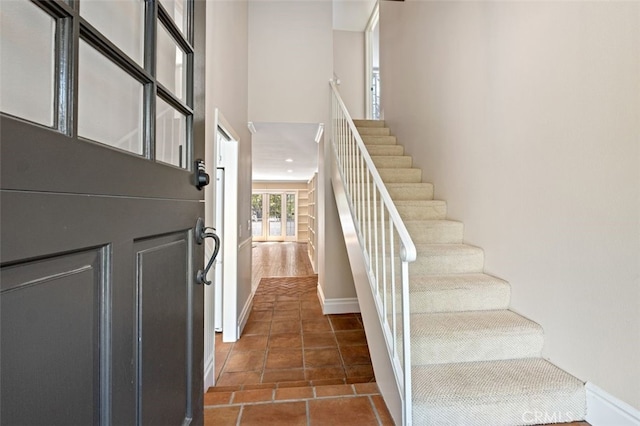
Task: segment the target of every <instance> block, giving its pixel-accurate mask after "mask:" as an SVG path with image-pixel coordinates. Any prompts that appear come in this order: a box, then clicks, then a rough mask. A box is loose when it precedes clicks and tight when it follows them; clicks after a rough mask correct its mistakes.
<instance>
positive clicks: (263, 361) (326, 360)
mask: <svg viewBox="0 0 640 426" xmlns="http://www.w3.org/2000/svg"><path fill="white" fill-rule="evenodd" d="M316 285H317V277H315V276H311V277H289V278H263V279H262V280H261V282H260V286H259V287H258V290H257V291H256V295H255V298H254V302H253V309H252V312H251V314H250V316H249V320H248V322H247V325H246V327H245V330H244V333H243V335H242V337H241V338H240V339H239V340H238V342H236V343H233V344H225V343H222V342H221V339H220V336H217V337H218V338H217V341H216V364H217V371H218V372H219V376H218V382H217V386H216V387H214V388H211V389H209V392H207V393H206V394H205V424H206V425H207V426H209V425H236V424H237V425H253V424H261V425H276V424H277V425H298V424H299V425H325V424H349V425H391V424H393V421H392V420H391V418H390V416H389V413H388V411H387V409H386V406H385V405H384V401H383V400H382V397H381V396H380V394H379V391H378V388H377V386H376V384H375V381H374V380H375V379H374V377H373V369H372V367H371V360H370V357H369V350H368V347H367V344H366V338H365V334H364V330H363V326H362V319H361V317H360V315H358V314H346V315H327V316H325V315H323V314H322V310H321V308H320V303H319V302H318V296H317V293H316Z"/></svg>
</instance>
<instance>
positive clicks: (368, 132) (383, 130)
mask: <svg viewBox="0 0 640 426" xmlns="http://www.w3.org/2000/svg"><path fill="white" fill-rule="evenodd" d="M358 133H360V136H389V135H390V134H391V132H390V130H389V128H388V127H358Z"/></svg>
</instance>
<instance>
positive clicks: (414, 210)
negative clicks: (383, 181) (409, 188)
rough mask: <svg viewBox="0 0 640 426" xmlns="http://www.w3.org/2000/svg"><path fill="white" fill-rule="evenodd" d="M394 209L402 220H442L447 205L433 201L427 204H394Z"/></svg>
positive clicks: (445, 215)
mask: <svg viewBox="0 0 640 426" xmlns="http://www.w3.org/2000/svg"><path fill="white" fill-rule="evenodd" d="M396 209H398V213H400V217H401V218H402V220H404V221H408V220H442V219H446V217H447V205H446V204H445V203H444V202H440V203H438V202H434V203H433V204H431V205H427V206H403V205H398V204H396Z"/></svg>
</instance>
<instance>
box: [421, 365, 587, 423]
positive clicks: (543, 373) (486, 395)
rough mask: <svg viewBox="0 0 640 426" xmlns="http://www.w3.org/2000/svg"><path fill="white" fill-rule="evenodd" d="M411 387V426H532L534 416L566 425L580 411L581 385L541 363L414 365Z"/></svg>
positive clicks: (582, 400)
mask: <svg viewBox="0 0 640 426" xmlns="http://www.w3.org/2000/svg"><path fill="white" fill-rule="evenodd" d="M412 382H413V386H412V390H413V424H414V425H442V426H444V425H447V426H448V425H464V426H474V425H477V426H484V425H486V426H503V425H504V426H506V425H521V424H535V423H536V419H535V418H534V414H535V413H536V412H538V413H547V414H548V416H549V422H552V423H557V422H571V421H577V420H581V419H583V418H584V415H585V411H586V408H585V407H586V403H585V393H584V388H583V383H582V382H580V381H579V380H577V379H576V378H575V377H573V376H571V375H569V374H567V373H566V372H564V371H562V370H560V369H559V368H558V367H556V366H554V365H553V364H551V363H549V362H547V361H545V360H543V359H541V358H533V359H515V360H502V361H479V362H469V363H455V364H440V365H425V366H416V367H414V368H413V370H412ZM554 414H557V417H555V418H554V417H553V415H554ZM537 423H539V421H538V422H537Z"/></svg>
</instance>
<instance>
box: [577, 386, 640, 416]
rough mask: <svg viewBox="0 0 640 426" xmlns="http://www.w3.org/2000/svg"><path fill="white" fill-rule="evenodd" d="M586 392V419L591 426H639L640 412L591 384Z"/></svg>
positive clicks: (586, 388)
mask: <svg viewBox="0 0 640 426" xmlns="http://www.w3.org/2000/svg"><path fill="white" fill-rule="evenodd" d="M585 390H586V392H587V418H586V419H585V420H586V421H587V422H589V424H591V425H592V426H613V425H615V426H640V410H638V409H636V408H634V407H632V406H630V405H629V404H627V403H626V402H623V401H620V400H619V399H618V398H616V397H614V396H612V395H610V394H608V393H607V392H605V391H604V390H602V389H600V388H599V387H597V386H596V385H594V384H593V383H591V382H587V384H586V385H585Z"/></svg>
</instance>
